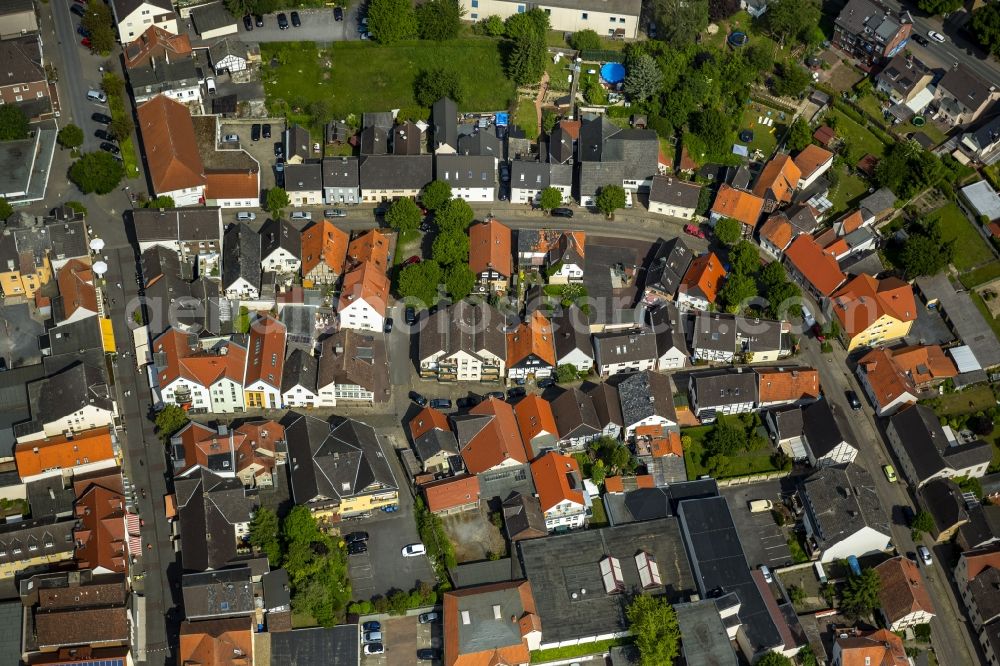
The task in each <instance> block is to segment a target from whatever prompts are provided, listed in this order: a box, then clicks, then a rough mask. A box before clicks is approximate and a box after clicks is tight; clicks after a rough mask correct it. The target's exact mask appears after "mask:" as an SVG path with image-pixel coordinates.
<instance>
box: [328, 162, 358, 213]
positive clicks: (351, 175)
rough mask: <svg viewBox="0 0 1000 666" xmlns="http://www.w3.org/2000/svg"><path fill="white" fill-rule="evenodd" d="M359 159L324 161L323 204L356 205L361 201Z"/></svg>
mask: <svg viewBox="0 0 1000 666" xmlns="http://www.w3.org/2000/svg"><path fill="white" fill-rule="evenodd" d="M358 178H359V176H358V158H357V157H329V158H324V160H323V203H325V204H356V203H360V201H361V188H360V185H359V183H360V181H359V180H358Z"/></svg>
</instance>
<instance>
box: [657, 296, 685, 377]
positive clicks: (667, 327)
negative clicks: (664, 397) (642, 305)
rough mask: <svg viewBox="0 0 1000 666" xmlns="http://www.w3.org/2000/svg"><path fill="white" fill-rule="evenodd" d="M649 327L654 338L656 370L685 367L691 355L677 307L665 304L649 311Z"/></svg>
mask: <svg viewBox="0 0 1000 666" xmlns="http://www.w3.org/2000/svg"><path fill="white" fill-rule="evenodd" d="M649 327H650V329H652V331H653V334H654V335H655V336H656V369H657V370H677V369H679V368H683V367H684V366H685V365H687V363H688V358H689V357H690V355H691V354H690V352H689V351H688V344H687V338H686V337H685V334H684V322H683V321H682V320H681V314H680V310H679V309H678V308H677V306H676V305H675V304H673V303H666V304H664V305H662V306H661V307H658V308H656V309H654V310H651V311H650V312H649Z"/></svg>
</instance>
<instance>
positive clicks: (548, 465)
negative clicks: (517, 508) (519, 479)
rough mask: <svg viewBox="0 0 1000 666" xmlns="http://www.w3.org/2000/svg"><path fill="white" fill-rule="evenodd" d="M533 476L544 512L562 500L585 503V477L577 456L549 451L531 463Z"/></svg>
mask: <svg viewBox="0 0 1000 666" xmlns="http://www.w3.org/2000/svg"><path fill="white" fill-rule="evenodd" d="M531 477H532V478H533V479H534V480H535V490H536V491H537V492H538V503H539V505H540V506H541V507H542V512H543V513H544V512H545V511H548V510H549V509H552V508H554V507H556V506H557V505H558V504H559V503H560V502H574V503H576V504H580V505H583V504H584V499H583V477H582V476H581V475H580V465H579V464H578V463H577V462H576V458H573V457H571V456H566V455H563V454H561V453H558V452H556V451H549V452H548V453H546V454H545V455H544V456H542V457H541V458H539V459H538V460H536V461H535V462H533V463H531Z"/></svg>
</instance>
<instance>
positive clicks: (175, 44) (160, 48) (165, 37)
mask: <svg viewBox="0 0 1000 666" xmlns="http://www.w3.org/2000/svg"><path fill="white" fill-rule="evenodd" d="M124 51H125V66H126V67H128V68H131V67H135V66H137V65H141V64H143V63H145V62H147V61H148V60H149V59H150V58H164V59H166V60H167V61H172V60H174V59H176V58H181V57H183V56H187V55H190V54H191V38H190V37H188V35H187V34H183V35H175V34H173V33H170V32H168V31H166V30H164V29H163V28H161V27H159V26H157V25H151V26H149V27H148V28H146V31H145V32H144V33H142V34H141V35H139V36H138V37H137V38H136V39H135V40H134V41H131V42H129V43H128V44H126V45H125V46H124Z"/></svg>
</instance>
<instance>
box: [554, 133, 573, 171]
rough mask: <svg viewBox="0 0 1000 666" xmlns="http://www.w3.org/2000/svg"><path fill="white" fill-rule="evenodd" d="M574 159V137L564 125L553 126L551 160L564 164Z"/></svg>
mask: <svg viewBox="0 0 1000 666" xmlns="http://www.w3.org/2000/svg"><path fill="white" fill-rule="evenodd" d="M571 159H573V137H572V136H571V135H570V133H569V132H568V131H567V130H566V129H565V128H563V127H561V126H557V127H555V128H553V130H552V133H551V134H550V135H549V160H550V161H551V162H555V163H559V164H563V163H565V162H568V161H569V160H571Z"/></svg>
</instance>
